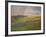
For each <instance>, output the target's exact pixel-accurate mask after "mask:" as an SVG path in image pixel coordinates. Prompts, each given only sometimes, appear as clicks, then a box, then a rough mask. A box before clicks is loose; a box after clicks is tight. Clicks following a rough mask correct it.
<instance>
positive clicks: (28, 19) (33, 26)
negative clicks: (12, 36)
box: [11, 16, 41, 31]
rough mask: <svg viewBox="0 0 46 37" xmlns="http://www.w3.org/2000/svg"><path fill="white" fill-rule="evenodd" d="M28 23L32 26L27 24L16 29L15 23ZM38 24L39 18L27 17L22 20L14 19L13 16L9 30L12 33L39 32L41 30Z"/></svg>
mask: <svg viewBox="0 0 46 37" xmlns="http://www.w3.org/2000/svg"><path fill="white" fill-rule="evenodd" d="M26 22H27V23H28V22H31V23H32V24H30V25H29V24H28V25H25V26H22V27H21V26H20V27H17V26H16V24H17V23H26ZM40 26H41V24H40V16H27V17H24V18H23V17H22V18H16V17H15V16H12V25H11V30H12V31H25V30H40V29H41V27H40Z"/></svg>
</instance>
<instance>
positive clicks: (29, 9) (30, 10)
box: [11, 5, 41, 16]
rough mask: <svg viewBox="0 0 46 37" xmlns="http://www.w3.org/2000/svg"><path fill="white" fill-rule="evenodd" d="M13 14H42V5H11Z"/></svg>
mask: <svg viewBox="0 0 46 37" xmlns="http://www.w3.org/2000/svg"><path fill="white" fill-rule="evenodd" d="M11 15H12V16H17V15H24V16H31V15H41V7H39V6H18V5H11Z"/></svg>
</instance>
